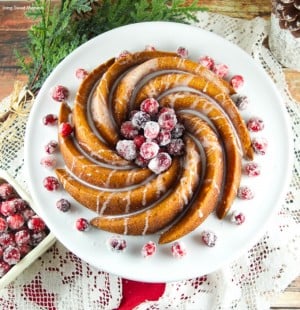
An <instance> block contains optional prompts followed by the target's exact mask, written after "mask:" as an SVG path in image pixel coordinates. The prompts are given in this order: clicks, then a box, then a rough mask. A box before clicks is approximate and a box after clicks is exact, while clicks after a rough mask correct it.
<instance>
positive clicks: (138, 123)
mask: <svg viewBox="0 0 300 310" xmlns="http://www.w3.org/2000/svg"><path fill="white" fill-rule="evenodd" d="M150 120H151V117H150V115H149V114H148V113H146V112H143V111H138V112H136V113H135V114H134V115H133V116H132V119H131V122H132V124H133V126H135V127H136V128H138V129H141V128H144V126H145V124H146V123H147V122H149V121H150Z"/></svg>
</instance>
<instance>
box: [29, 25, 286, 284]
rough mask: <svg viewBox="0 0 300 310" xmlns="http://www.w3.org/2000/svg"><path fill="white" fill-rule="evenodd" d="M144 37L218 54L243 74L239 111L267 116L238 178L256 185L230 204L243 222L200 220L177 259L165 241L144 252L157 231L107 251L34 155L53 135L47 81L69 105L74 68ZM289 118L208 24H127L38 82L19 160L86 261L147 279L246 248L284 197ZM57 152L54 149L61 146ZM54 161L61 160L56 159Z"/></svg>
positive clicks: (60, 231) (139, 46)
mask: <svg viewBox="0 0 300 310" xmlns="http://www.w3.org/2000/svg"><path fill="white" fill-rule="evenodd" d="M149 44H150V45H153V46H155V47H156V48H157V49H160V50H168V51H176V49H177V48H178V47H179V46H184V47H186V48H188V50H189V56H190V58H191V59H194V60H197V59H198V58H199V57H200V56H203V55H210V56H211V57H213V58H214V59H215V60H216V62H220V63H225V64H227V65H228V66H229V68H230V73H231V74H241V75H242V76H243V77H244V79H245V85H244V87H243V89H242V90H241V93H242V94H245V95H247V96H248V97H249V99H250V105H249V108H248V109H247V110H245V111H244V112H243V116H244V117H245V118H248V117H250V116H253V115H256V116H260V117H261V118H262V119H263V120H264V121H265V129H264V130H263V131H262V132H261V133H257V134H256V135H259V136H263V137H265V138H266V139H267V140H268V142H269V147H268V150H267V154H266V155H264V156H256V158H255V161H257V162H259V164H260V165H261V167H262V174H261V175H260V176H259V177H256V178H249V177H243V179H242V185H249V186H250V187H251V188H252V189H253V190H254V192H255V198H254V199H253V200H249V201H240V200H238V199H237V200H236V202H235V203H234V205H233V207H232V209H234V210H236V209H237V210H240V211H242V212H244V213H245V215H246V221H245V223H244V224H243V225H240V226H237V225H235V224H232V223H231V222H230V220H229V219H225V220H223V221H220V220H219V219H217V217H216V215H215V214H211V215H210V216H209V218H208V219H207V220H206V221H205V223H204V224H203V225H201V226H200V227H199V228H198V229H197V230H196V231H194V232H193V233H191V234H189V235H188V236H186V237H184V238H183V239H182V240H181V241H182V242H183V243H184V244H185V246H186V248H187V255H186V256H185V257H183V258H181V259H176V258H174V257H173V256H172V254H171V250H170V248H171V244H167V245H164V246H159V247H158V251H157V253H156V254H155V255H154V256H153V257H150V258H147V259H145V258H143V257H142V256H141V254H140V250H141V247H142V245H143V244H144V243H145V242H146V241H148V240H154V241H157V235H151V236H145V237H132V236H125V239H126V241H127V249H126V251H125V252H123V253H115V252H112V251H110V250H109V249H108V247H107V246H106V241H107V239H108V237H110V236H111V234H110V233H106V232H103V231H100V230H96V229H90V230H89V231H88V232H79V231H77V230H76V229H75V227H74V222H75V220H76V219H77V218H78V217H85V218H88V219H90V218H92V217H94V215H95V214H93V213H92V212H91V211H89V210H87V209H86V208H84V207H82V206H80V205H79V204H78V203H77V202H75V201H74V200H73V199H71V198H69V196H68V194H67V193H66V192H64V191H63V190H59V191H57V192H48V191H46V190H45V189H44V188H43V185H42V183H43V179H44V178H45V177H46V176H48V175H55V173H54V171H52V170H47V169H45V168H43V167H42V166H41V165H40V159H41V158H42V157H43V156H44V155H45V153H44V145H45V144H46V143H47V142H48V141H49V140H51V139H57V128H56V127H49V126H44V125H43V124H42V118H43V116H45V115H46V114H49V113H54V114H57V113H58V111H59V107H60V104H59V103H57V102H55V101H53V100H52V99H51V97H50V95H49V92H50V89H51V88H52V87H53V86H55V85H58V84H62V85H65V86H66V87H67V88H68V89H69V90H70V94H71V95H70V98H69V99H68V103H69V104H70V105H72V102H73V99H74V96H75V94H76V90H77V88H78V86H79V84H80V81H79V80H78V79H76V77H75V71H76V69H77V68H85V69H87V70H92V69H93V68H94V67H96V66H98V65H99V64H100V63H102V62H104V61H106V60H107V59H109V58H111V57H113V56H117V55H118V54H119V53H120V52H122V51H123V50H128V51H131V52H135V51H139V50H143V49H144V48H145V46H146V45H149ZM288 124H289V122H288V117H287V113H286V111H285V108H284V106H283V103H282V101H281V98H280V96H279V94H278V92H277V90H276V88H275V87H274V85H273V84H272V82H271V80H270V78H269V77H268V76H267V74H266V73H265V72H264V70H263V69H262V68H260V67H259V66H258V65H257V64H256V63H255V61H253V60H252V58H251V57H250V56H249V55H248V54H246V53H245V52H244V51H242V50H241V49H240V48H238V47H237V46H235V45H233V44H231V43H229V42H228V41H226V40H224V39H223V38H221V37H219V36H217V35H214V34H212V33H210V32H207V31H204V30H201V29H199V28H196V27H193V26H188V25H183V24H176V23H168V22H149V23H141V24H133V25H128V26H125V27H121V28H118V29H114V30H112V31H109V32H107V33H104V34H102V35H100V36H98V37H96V38H94V39H92V40H90V41H89V42H87V43H85V44H83V45H82V46H80V47H79V48H77V49H76V50H75V51H74V52H73V53H71V54H70V55H69V56H68V57H66V58H65V59H64V60H63V61H62V62H61V63H60V64H59V65H58V66H57V67H56V68H55V70H54V71H53V72H52V74H51V75H50V76H49V78H48V79H47V81H46V82H45V83H44V85H43V87H42V89H41V90H40V92H39V94H38V96H37V98H36V101H35V104H34V106H33V108H32V111H31V113H30V117H29V122H28V128H27V132H26V142H25V165H26V169H27V173H28V183H29V188H30V192H31V194H32V197H33V199H34V201H35V203H36V205H37V206H39V208H40V215H41V216H42V217H43V218H44V219H45V221H46V223H47V225H48V226H49V228H50V229H51V231H52V232H53V233H54V234H55V235H56V237H57V238H58V239H59V240H60V241H61V242H62V243H63V244H64V245H65V246H66V247H67V248H68V249H69V250H71V251H72V252H73V253H75V254H76V255H78V256H79V257H80V258H82V259H83V260H85V261H86V262H88V263H90V264H91V265H93V266H95V267H98V268H100V269H102V270H105V271H107V272H111V273H113V274H116V275H119V276H121V277H124V278H127V279H132V280H139V281H145V282H161V281H164V282H166V281H175V280H180V279H187V278H193V277H196V276H200V275H203V274H207V273H210V272H212V271H215V270H217V269H218V268H220V267H222V265H224V264H226V263H228V262H230V261H231V260H233V259H234V258H237V257H238V256H239V255H241V254H242V253H243V251H246V250H247V249H249V247H250V246H251V245H253V244H254V242H255V241H257V239H258V237H259V236H260V235H261V233H262V232H263V231H264V229H265V224H266V222H267V220H268V219H269V218H270V216H271V214H273V213H274V211H275V210H276V209H277V208H278V206H280V204H281V203H282V202H283V198H284V194H285V190H286V188H287V185H288V181H289V177H290V172H291V167H292V151H291V150H292V144H291V134H290V129H289V125H288ZM253 136H254V135H253ZM57 156H58V158H59V157H60V155H59V154H58V155H57ZM59 165H63V163H62V161H61V159H60V160H59ZM61 197H65V198H68V199H70V200H71V202H72V204H73V208H72V211H70V212H67V213H62V212H60V211H58V210H57V209H56V207H55V203H56V201H57V200H58V199H60V198H61ZM204 229H210V230H212V231H214V232H215V233H216V234H217V236H218V240H217V244H216V246H215V247H213V248H209V247H206V246H204V245H203V244H202V243H201V240H200V236H199V235H200V232H201V231H202V230H204Z"/></svg>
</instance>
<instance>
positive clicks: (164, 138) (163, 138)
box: [157, 129, 172, 146]
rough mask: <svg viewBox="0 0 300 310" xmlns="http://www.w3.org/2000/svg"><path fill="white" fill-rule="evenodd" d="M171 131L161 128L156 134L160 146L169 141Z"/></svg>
mask: <svg viewBox="0 0 300 310" xmlns="http://www.w3.org/2000/svg"><path fill="white" fill-rule="evenodd" d="M171 137H172V136H171V132H170V131H169V130H167V129H161V130H160V132H159V134H158V136H157V141H158V144H159V145H160V146H166V145H167V144H169V143H170V142H171Z"/></svg>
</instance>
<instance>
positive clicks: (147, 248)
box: [141, 241, 157, 257]
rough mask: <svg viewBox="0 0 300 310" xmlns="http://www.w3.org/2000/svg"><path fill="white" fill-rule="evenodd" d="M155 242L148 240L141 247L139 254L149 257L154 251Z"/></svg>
mask: <svg viewBox="0 0 300 310" xmlns="http://www.w3.org/2000/svg"><path fill="white" fill-rule="evenodd" d="M156 248H157V247H156V243H155V242H153V241H148V242H147V243H145V244H144V245H143V247H142V250H141V254H142V256H143V257H150V256H153V255H154V254H155V253H156Z"/></svg>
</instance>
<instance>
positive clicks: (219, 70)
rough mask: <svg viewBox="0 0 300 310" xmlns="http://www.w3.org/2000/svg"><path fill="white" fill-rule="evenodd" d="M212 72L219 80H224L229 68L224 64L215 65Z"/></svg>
mask: <svg viewBox="0 0 300 310" xmlns="http://www.w3.org/2000/svg"><path fill="white" fill-rule="evenodd" d="M213 72H214V73H215V74H216V75H217V76H219V77H220V78H224V77H225V76H226V75H227V74H228V72H229V68H228V66H227V65H225V64H216V65H215V66H214V68H213Z"/></svg>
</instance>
